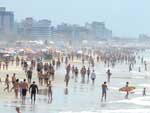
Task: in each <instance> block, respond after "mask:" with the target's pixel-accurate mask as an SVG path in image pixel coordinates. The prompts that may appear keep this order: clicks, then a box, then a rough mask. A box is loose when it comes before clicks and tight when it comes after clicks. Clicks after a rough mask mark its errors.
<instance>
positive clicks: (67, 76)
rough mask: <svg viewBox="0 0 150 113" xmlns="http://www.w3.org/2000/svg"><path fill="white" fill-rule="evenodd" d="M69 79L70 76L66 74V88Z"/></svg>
mask: <svg viewBox="0 0 150 113" xmlns="http://www.w3.org/2000/svg"><path fill="white" fill-rule="evenodd" d="M69 79H70V76H69V74H68V73H66V75H65V82H66V87H68V83H69Z"/></svg>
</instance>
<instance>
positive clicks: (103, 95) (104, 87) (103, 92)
mask: <svg viewBox="0 0 150 113" xmlns="http://www.w3.org/2000/svg"><path fill="white" fill-rule="evenodd" d="M101 87H102V98H101V101H102V102H103V98H105V101H106V97H107V90H108V88H107V82H104V83H103V84H102V86H101Z"/></svg>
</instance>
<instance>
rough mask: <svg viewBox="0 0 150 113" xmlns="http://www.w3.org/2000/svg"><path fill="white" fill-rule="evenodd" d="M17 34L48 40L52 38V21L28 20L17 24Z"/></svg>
mask: <svg viewBox="0 0 150 113" xmlns="http://www.w3.org/2000/svg"><path fill="white" fill-rule="evenodd" d="M17 32H18V34H21V35H24V36H29V37H31V38H33V39H48V38H50V37H51V21H50V20H47V19H42V20H39V21H35V20H34V19H33V18H26V19H25V20H24V21H22V22H21V23H18V24H17Z"/></svg>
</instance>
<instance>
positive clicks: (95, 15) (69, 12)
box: [0, 0, 150, 37]
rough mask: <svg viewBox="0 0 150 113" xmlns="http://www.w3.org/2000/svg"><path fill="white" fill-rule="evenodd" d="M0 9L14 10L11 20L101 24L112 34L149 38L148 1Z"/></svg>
mask: <svg viewBox="0 0 150 113" xmlns="http://www.w3.org/2000/svg"><path fill="white" fill-rule="evenodd" d="M0 6H4V7H6V8H7V10H11V11H14V13H15V20H21V19H24V18H25V17H33V18H35V19H39V18H40V19H42V18H47V19H50V20H52V24H53V25H56V24H59V23H61V22H67V23H75V24H82V25H83V24H84V23H85V22H91V21H104V22H105V23H106V26H107V27H108V28H110V29H112V30H113V35H117V36H125V37H127V36H130V37H136V36H138V34H139V33H146V34H149V35H150V12H149V11H150V0H0Z"/></svg>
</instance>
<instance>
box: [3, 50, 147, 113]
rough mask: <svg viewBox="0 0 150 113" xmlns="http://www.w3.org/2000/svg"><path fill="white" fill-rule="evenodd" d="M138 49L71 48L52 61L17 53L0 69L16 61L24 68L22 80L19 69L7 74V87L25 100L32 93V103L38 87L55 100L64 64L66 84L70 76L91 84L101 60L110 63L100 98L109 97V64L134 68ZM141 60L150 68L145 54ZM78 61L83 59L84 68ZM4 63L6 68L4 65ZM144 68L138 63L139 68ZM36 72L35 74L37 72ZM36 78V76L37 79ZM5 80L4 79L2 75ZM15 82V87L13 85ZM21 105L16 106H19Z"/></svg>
mask: <svg viewBox="0 0 150 113" xmlns="http://www.w3.org/2000/svg"><path fill="white" fill-rule="evenodd" d="M139 51H140V50H139V49H135V48H103V49H102V48H99V49H95V50H86V52H85V53H83V54H78V53H76V52H70V53H68V54H62V55H58V56H56V55H54V56H55V57H54V58H52V59H51V60H49V61H44V60H43V61H37V60H36V59H35V58H33V59H30V60H27V58H26V56H22V57H20V56H16V57H14V58H12V59H8V58H6V59H5V60H4V61H1V62H0V70H9V68H10V67H11V66H10V65H16V67H21V69H22V70H23V71H24V75H25V76H24V79H23V80H20V78H19V76H17V77H18V78H17V77H16V73H13V75H12V77H11V80H10V75H9V74H7V75H6V77H5V81H4V82H5V85H6V87H5V88H4V91H7V92H12V91H14V93H15V98H16V99H18V98H19V96H20V98H21V99H22V104H25V103H26V96H27V92H29V93H30V96H31V104H33V103H35V102H36V94H38V93H39V88H41V87H42V88H43V87H44V88H46V89H47V96H48V103H51V102H52V100H53V84H52V83H53V81H55V80H56V76H58V75H56V72H57V71H59V69H61V68H62V66H65V70H64V72H65V74H64V82H65V87H66V88H68V87H69V83H70V80H72V81H74V82H75V83H81V84H85V83H86V84H90V83H91V84H92V85H93V86H94V85H95V80H96V78H97V74H96V71H97V70H95V66H96V65H95V64H97V63H99V64H102V65H104V67H107V68H108V69H107V71H106V79H105V80H104V82H103V83H102V84H101V85H100V87H101V89H102V95H101V101H103V100H105V101H106V99H107V90H108V85H107V84H108V83H109V82H111V76H113V73H112V72H111V69H110V68H114V67H115V66H116V65H117V64H126V65H128V66H129V71H132V69H133V68H134V65H136V63H137V53H138V52H139ZM138 60H141V63H142V64H143V65H144V69H145V71H146V70H147V63H146V61H144V59H143V57H138ZM75 61H81V64H82V66H81V68H80V67H79V66H78V64H77V63H75ZM1 67H3V68H1ZM140 71H141V68H140V67H139V72H140ZM35 72H36V73H37V74H36V75H35V74H34V73H35ZM33 76H34V78H37V80H36V81H35V79H34V80H33ZM0 82H1V83H2V80H1V79H0ZM10 86H12V87H10ZM125 87H126V88H128V87H129V82H128V81H127V82H126V85H125ZM128 96H129V91H126V95H125V98H128ZM143 96H146V88H144V89H143ZM18 109H19V108H16V110H17V111H18V113H20V112H19V110H18Z"/></svg>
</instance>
